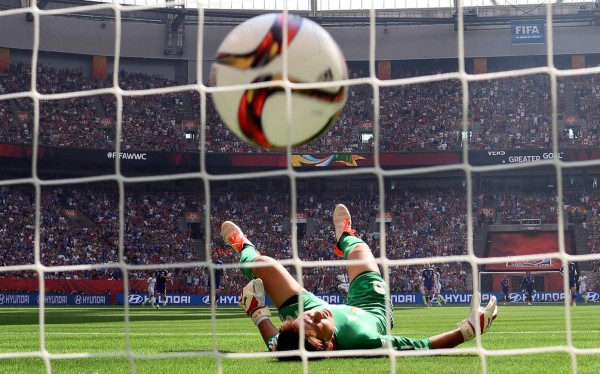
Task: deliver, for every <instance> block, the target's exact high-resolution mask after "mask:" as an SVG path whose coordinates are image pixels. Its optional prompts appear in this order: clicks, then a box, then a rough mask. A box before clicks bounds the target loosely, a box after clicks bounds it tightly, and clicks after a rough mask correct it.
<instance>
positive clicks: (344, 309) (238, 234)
mask: <svg viewBox="0 0 600 374" xmlns="http://www.w3.org/2000/svg"><path fill="white" fill-rule="evenodd" d="M333 224H334V228H335V238H336V241H337V243H336V245H335V247H334V253H335V254H336V255H337V256H342V257H343V258H344V259H345V260H349V261H350V262H351V264H349V265H348V266H347V271H348V279H349V281H350V286H349V288H348V301H347V302H346V303H345V304H341V305H339V304H336V305H333V304H329V303H327V302H325V301H323V300H321V299H319V298H318V297H316V296H315V295H314V294H313V293H311V292H309V291H307V290H306V289H303V288H302V287H301V286H300V284H299V283H298V282H297V281H296V278H294V277H293V276H292V275H291V274H290V273H289V272H288V271H287V270H286V269H285V268H284V267H283V265H281V263H279V262H278V261H276V260H275V259H273V258H271V257H268V256H263V255H261V254H260V252H258V251H257V250H256V248H255V247H254V245H253V244H252V242H250V240H249V239H248V238H247V237H246V236H245V235H244V233H243V232H242V230H241V229H240V228H239V227H238V226H237V225H236V224H234V223H233V222H230V221H226V222H223V224H222V225H221V236H222V237H223V240H224V241H225V243H226V244H227V245H228V246H230V247H232V248H233V249H235V250H236V251H237V252H238V253H239V254H240V263H241V265H242V269H241V270H242V272H243V274H244V275H246V276H247V277H248V278H250V279H252V280H251V281H250V282H249V283H248V284H247V285H246V287H244V289H243V290H242V296H241V298H240V306H241V307H242V308H243V309H244V311H245V312H246V314H247V315H248V316H249V317H251V318H252V321H253V322H254V324H255V325H256V326H257V328H258V330H259V332H260V334H261V336H262V338H263V340H264V341H265V344H266V345H267V347H268V349H269V350H271V351H289V350H296V349H299V344H300V339H301V337H300V335H299V334H300V328H301V326H302V327H303V329H304V343H303V345H304V347H305V348H306V350H308V351H331V350H354V349H376V348H386V347H391V348H393V349H396V350H411V349H440V348H452V347H455V346H457V345H459V344H461V343H463V342H466V341H469V340H471V339H473V338H474V337H475V334H476V330H475V329H476V326H478V328H479V330H478V331H479V333H485V332H486V331H487V330H488V329H489V327H490V325H491V323H492V321H493V320H494V319H495V318H496V315H497V312H498V308H497V306H496V298H495V297H493V296H492V297H491V299H490V302H489V303H488V305H487V307H486V308H483V307H480V306H479V302H480V295H479V294H476V295H474V297H473V299H472V300H473V309H472V311H471V314H470V316H469V317H468V318H467V319H465V320H463V321H462V322H459V323H458V328H456V329H453V330H450V331H448V332H445V333H441V334H439V335H435V336H432V337H430V338H427V339H413V338H407V337H402V336H390V335H386V332H387V326H388V325H390V326H393V319H392V318H391V317H392V315H391V310H386V309H388V308H386V304H387V305H389V307H390V308H391V307H392V306H391V304H389V303H387V302H386V300H388V297H389V291H388V285H387V284H386V283H385V281H384V279H383V278H382V276H381V273H380V271H379V267H378V265H377V263H376V261H375V258H374V257H373V254H372V253H371V249H370V248H369V246H368V245H367V244H366V243H365V242H363V241H362V240H361V239H360V238H358V237H357V236H355V232H354V230H353V229H352V222H351V217H350V213H349V212H348V209H347V208H346V207H345V206H344V205H342V204H339V205H337V206H336V208H335V210H334V212H333ZM249 264H256V265H259V266H255V267H250V266H248V265H249ZM265 293H266V294H267V295H269V297H270V299H271V301H272V302H273V304H274V305H275V307H276V308H277V309H278V310H279V318H280V319H281V320H282V321H283V323H282V325H281V327H280V328H279V329H278V328H276V327H275V326H274V325H273V323H272V322H271V320H270V316H271V312H270V310H269V308H268V307H267V306H266V305H265ZM300 296H301V297H300ZM300 303H302V304H303V306H302V309H303V312H302V314H300V310H299V308H300V305H299V304H300ZM388 312H390V313H388ZM423 321H426V319H423ZM297 358H298V357H297V355H295V354H293V355H292V356H280V357H279V359H281V360H285V359H297Z"/></svg>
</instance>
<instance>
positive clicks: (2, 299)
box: [0, 293, 4, 305]
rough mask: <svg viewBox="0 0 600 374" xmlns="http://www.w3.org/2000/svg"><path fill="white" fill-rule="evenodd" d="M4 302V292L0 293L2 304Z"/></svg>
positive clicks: (0, 302)
mask: <svg viewBox="0 0 600 374" xmlns="http://www.w3.org/2000/svg"><path fill="white" fill-rule="evenodd" d="M2 304H4V294H3V293H0V305H2Z"/></svg>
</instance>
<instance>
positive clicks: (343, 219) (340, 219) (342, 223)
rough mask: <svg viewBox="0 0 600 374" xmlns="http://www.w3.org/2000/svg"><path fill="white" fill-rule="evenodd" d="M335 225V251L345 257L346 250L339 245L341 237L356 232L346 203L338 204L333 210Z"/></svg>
mask: <svg viewBox="0 0 600 374" xmlns="http://www.w3.org/2000/svg"><path fill="white" fill-rule="evenodd" d="M333 227H334V229H335V241H336V243H335V246H334V247H333V252H334V253H335V255H336V256H338V257H344V251H342V250H341V249H340V247H339V245H338V244H339V242H340V238H341V237H342V235H343V234H348V235H354V234H355V233H356V232H355V231H354V230H353V229H352V217H350V212H349V211H348V208H346V206H345V205H344V204H338V205H336V206H335V210H334V211H333Z"/></svg>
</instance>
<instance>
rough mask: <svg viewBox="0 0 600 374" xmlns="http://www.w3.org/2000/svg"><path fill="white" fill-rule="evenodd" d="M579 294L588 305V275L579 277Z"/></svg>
mask: <svg viewBox="0 0 600 374" xmlns="http://www.w3.org/2000/svg"><path fill="white" fill-rule="evenodd" d="M579 294H580V295H581V297H582V298H583V301H584V302H585V303H586V304H587V275H585V274H581V275H580V276H579Z"/></svg>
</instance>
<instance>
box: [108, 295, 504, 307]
mask: <svg viewBox="0 0 600 374" xmlns="http://www.w3.org/2000/svg"><path fill="white" fill-rule="evenodd" d="M442 295H443V296H444V298H445V299H446V304H469V303H470V302H471V297H472V294H470V293H443V294H442ZM490 295H492V294H491V293H484V294H482V295H481V301H482V302H486V303H487V302H488V301H489V299H490ZM316 296H317V297H318V298H320V299H321V300H323V301H326V302H328V303H329V304H342V303H344V297H343V296H342V295H341V294H316ZM147 297H148V296H147V295H146V294H138V293H133V294H129V305H141V304H142V302H143V301H144V300H146V298H147ZM496 297H498V298H500V294H496ZM124 298H125V296H124V294H123V293H118V294H117V304H123V302H124ZM390 299H391V302H392V304H393V305H413V304H415V305H417V304H418V305H420V304H423V296H422V295H421V294H420V293H392V294H390ZM239 300H240V295H219V298H218V300H217V302H218V304H219V305H237V304H238V302H239ZM433 302H434V303H435V302H436V299H435V298H434V299H433ZM167 304H169V305H194V306H202V305H209V297H208V295H183V294H175V295H167ZM267 305H272V303H271V301H270V300H269V298H268V297H267Z"/></svg>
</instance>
